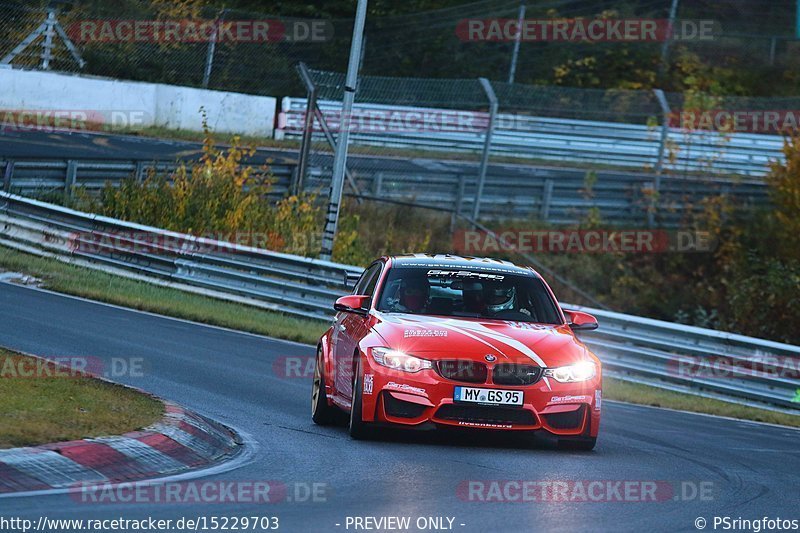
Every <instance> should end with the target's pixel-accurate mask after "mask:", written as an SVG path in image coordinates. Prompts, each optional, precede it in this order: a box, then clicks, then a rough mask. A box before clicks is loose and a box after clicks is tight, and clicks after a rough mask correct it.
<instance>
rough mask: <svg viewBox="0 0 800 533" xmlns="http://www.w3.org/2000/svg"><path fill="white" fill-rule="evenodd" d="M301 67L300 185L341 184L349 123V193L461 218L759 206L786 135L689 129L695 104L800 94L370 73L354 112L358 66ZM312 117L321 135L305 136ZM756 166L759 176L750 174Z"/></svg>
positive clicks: (627, 216) (746, 105)
mask: <svg viewBox="0 0 800 533" xmlns="http://www.w3.org/2000/svg"><path fill="white" fill-rule="evenodd" d="M301 72H302V73H303V75H304V77H305V79H306V84H307V86H308V89H309V97H308V98H285V99H284V100H283V102H282V112H281V124H280V127H279V130H278V131H279V134H280V135H282V136H284V138H286V139H295V140H298V141H299V140H301V139H303V140H304V141H308V142H310V144H308V145H306V144H305V142H304V143H303V149H301V156H300V159H301V165H300V169H299V171H298V174H297V176H296V180H297V182H296V187H298V188H302V189H305V190H314V191H316V192H318V193H321V194H322V195H325V194H327V192H328V190H327V188H328V187H329V185H330V183H331V172H332V163H333V147H334V145H335V138H336V136H337V135H338V132H339V131H340V130H341V128H343V127H347V128H349V129H350V139H351V143H352V145H351V149H350V157H349V159H348V173H347V174H348V175H347V185H346V189H345V190H346V193H347V194H349V195H351V196H355V197H358V198H382V199H387V198H389V199H393V200H397V201H407V202H410V203H413V204H416V205H425V206H428V207H430V208H432V209H438V210H440V211H441V212H449V213H452V215H453V217H454V219H455V218H458V217H459V216H463V217H470V218H477V217H478V216H481V217H488V218H494V219H498V218H500V219H504V218H505V219H531V218H535V219H540V220H543V221H545V222H547V223H555V224H563V223H576V222H579V221H581V220H586V219H587V218H588V217H589V216H590V215H591V214H592V213H596V214H598V215H599V216H600V217H602V218H603V219H604V220H608V221H611V222H612V223H614V224H622V225H625V224H629V225H641V224H651V225H653V224H659V225H666V226H672V227H675V226H679V225H681V224H682V223H686V222H687V221H688V220H689V219H691V216H692V212H693V211H694V210H695V209H697V208H699V207H700V206H702V200H703V198H708V197H711V196H714V195H718V194H721V193H727V194H730V195H732V196H735V197H736V198H738V200H740V201H741V203H742V204H743V205H745V206H748V205H764V204H766V203H767V202H768V198H767V192H766V190H765V188H764V186H763V181H762V176H763V174H765V173H766V172H767V170H768V163H769V161H770V160H772V159H778V158H779V157H780V149H781V147H782V139H781V137H780V136H778V135H775V134H774V133H775V132H772V133H773V134H772V135H769V134H765V132H761V133H739V132H730V131H728V130H725V129H722V130H720V129H717V130H715V129H713V128H712V129H708V130H707V129H702V127H701V126H695V125H691V126H692V127H684V126H686V125H685V124H682V123H681V120H683V119H684V117H683V115H684V114H685V113H687V111H686V108H687V107H688V109H689V111H690V112H691V113H693V114H695V113H697V112H698V111H697V109H695V108H694V107H693V106H696V105H700V104H701V103H702V104H703V105H704V106H706V107H704V108H702V111H699V112H700V113H707V114H709V115H711V116H712V117H713V118H715V119H716V118H717V114H719V113H721V112H727V111H724V110H725V109H731V110H733V111H735V110H737V109H739V110H750V111H752V112H755V113H758V112H759V111H758V110H775V109H779V107H777V106H784V109H798V107H797V104H800V99H753V98H748V99H744V98H738V99H734V98H729V99H710V100H708V101H705V102H699V100H700V98H699V97H698V96H697V95H680V94H670V93H667V94H665V93H663V92H661V91H657V90H656V91H621V90H613V91H602V90H581V89H567V90H565V89H563V88H562V89H557V88H552V87H539V86H528V85H521V84H508V83H502V82H501V83H498V82H487V81H486V80H483V81H484V82H485V83H486V84H487V85H488V87H489V90H487V88H486V86H485V85H484V84H482V82H481V80H477V79H473V80H443V79H435V80H432V79H419V78H387V77H372V76H363V77H362V78H361V79H360V81H359V87H358V90H357V93H356V105H355V108H354V111H353V115H352V116H350V117H343V116H342V114H341V103H340V102H341V96H342V92H343V84H344V76H343V75H342V74H340V73H334V72H328V71H319V70H313V69H306V68H305V67H301ZM493 99H494V100H496V102H497V107H498V112H497V113H496V115H495V116H494V117H492V114H491V113H490V111H491V108H492V101H493ZM309 104H311V109H312V110H313V111H312V113H311V114H309V113H307V110H308V109H309V107H308V106H309ZM726 106H732V107H726ZM721 110H722V111H721ZM798 118H800V115H798ZM712 125H713V124H712ZM751 125H752V124H751ZM309 128H313V129H312V130H311V131H313V135H312V136H311V137H309V136H306V135H305V132H306V131H309ZM484 162H486V163H488V165H484ZM625 169H627V170H625ZM748 174H752V175H753V176H754V179H748V178H746V177H743V176H747V175H748ZM732 175H737V176H738V177H737V178H736V179H729V178H730V177H731V176H732ZM756 176H757V177H756Z"/></svg>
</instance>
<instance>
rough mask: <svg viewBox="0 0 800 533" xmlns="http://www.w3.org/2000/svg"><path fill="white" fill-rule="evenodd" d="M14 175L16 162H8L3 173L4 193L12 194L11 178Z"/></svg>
mask: <svg viewBox="0 0 800 533" xmlns="http://www.w3.org/2000/svg"><path fill="white" fill-rule="evenodd" d="M13 175H14V162H13V161H10V160H9V161H6V169H5V172H3V191H5V192H11V178H12V177H13Z"/></svg>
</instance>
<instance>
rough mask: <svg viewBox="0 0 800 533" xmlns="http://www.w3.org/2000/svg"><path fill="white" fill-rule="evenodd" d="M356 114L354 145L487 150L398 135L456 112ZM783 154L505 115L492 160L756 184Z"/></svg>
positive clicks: (289, 116) (286, 132)
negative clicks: (407, 121)
mask: <svg viewBox="0 0 800 533" xmlns="http://www.w3.org/2000/svg"><path fill="white" fill-rule="evenodd" d="M306 105H307V102H306V99H304V98H289V97H287V98H284V99H283V100H282V102H281V115H280V116H281V124H280V125H279V128H278V130H277V131H276V134H277V135H278V136H283V137H285V138H300V137H301V136H302V133H303V127H304V118H305V115H306ZM317 105H318V106H319V107H320V108H321V109H322V112H323V113H324V114H325V116H326V117H327V118H328V121H329V122H330V123H338V122H339V120H338V119H337V117H338V116H339V115H340V113H341V103H339V102H334V101H330V100H318V101H317ZM353 113H354V116H356V117H365V121H366V122H368V124H369V126H370V131H358V130H356V131H354V132H353V133H351V137H350V138H351V142H352V143H353V144H361V145H368V146H382V147H391V148H399V149H409V150H429V151H434V152H436V151H439V152H450V153H458V152H462V153H464V152H469V153H481V152H482V150H483V147H484V137H485V136H484V132H483V131H474V132H473V131H458V128H456V127H453V128H452V129H453V131H432V130H433V129H435V128H425V127H420V126H419V125H416V126H415V127H416V128H417V131H415V130H414V128H413V127H411V128H409V131H402V124H401V128H400V129H398V124H397V120H398V119H397V118H396V117H398V116H399V117H415V116H419V117H424V116H425V113H428V114H429V115H433V116H441V115H442V114H453V113H454V110H443V109H432V108H422V107H408V106H397V105H394V106H390V105H384V104H370V103H359V104H356V106H355V108H354V111H353ZM463 113H464V114H467V115H473V116H474V117H475V120H474V122H475V123H476V124H481V123H485V122H487V120H488V118H487V117H488V115H486V114H485V113H483V114H481V113H467V112H463ZM433 126H436V124H434V125H433ZM462 129H465V128H462ZM320 139H321V136H320ZM782 148H783V139H782V138H781V137H780V136H776V135H759V134H746V133H733V134H721V133H717V132H706V131H683V130H680V129H678V128H668V130H667V135H666V137H665V138H662V128H661V126H658V127H655V128H651V127H648V126H646V125H638V124H625V123H620V122H595V121H587V120H573V119H560V118H544V117H535V116H523V115H510V114H502V113H501V114H499V115H498V116H497V126H496V128H495V130H494V135H493V138H492V144H491V155H492V156H503V157H512V158H513V157H518V158H528V159H536V160H546V161H559V162H569V163H573V164H574V163H576V162H586V163H592V164H597V165H608V166H612V167H622V168H640V169H641V168H651V169H655V168H657V166H658V164H659V161H660V160H662V159H663V169H664V170H665V171H668V172H670V173H673V174H681V173H683V174H692V173H711V174H719V175H740V176H754V177H755V176H763V175H765V174H766V173H767V171H768V165H769V163H770V161H773V160H777V159H782V158H783V154H782V152H781V149H782ZM664 150H666V152H664ZM665 155H666V157H664V156H665Z"/></svg>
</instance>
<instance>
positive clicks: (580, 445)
mask: <svg viewBox="0 0 800 533" xmlns="http://www.w3.org/2000/svg"><path fill="white" fill-rule="evenodd" d="M596 444H597V437H576V438H568V437H565V438H561V439H558V448H559V449H561V450H575V451H580V452H590V451H592V450H594V447H595V445H596Z"/></svg>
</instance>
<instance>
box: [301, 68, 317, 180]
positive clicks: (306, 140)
mask: <svg viewBox="0 0 800 533" xmlns="http://www.w3.org/2000/svg"><path fill="white" fill-rule="evenodd" d="M297 70H298V72H300V77H301V78H302V79H303V83H304V84H305V86H306V91H307V92H308V99H307V100H306V114H305V116H304V117H303V139H302V141H301V143H300V156H299V158H298V161H297V182H298V185H299V190H302V188H303V184H304V183H305V179H306V173H307V172H308V155H309V153H310V152H311V141H312V137H313V136H314V113H315V111H316V108H317V86H316V85H314V81H313V80H312V79H311V75H310V74H309V72H308V67H306V64H305V63H302V62H301V63H299V64H298V65H297Z"/></svg>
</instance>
